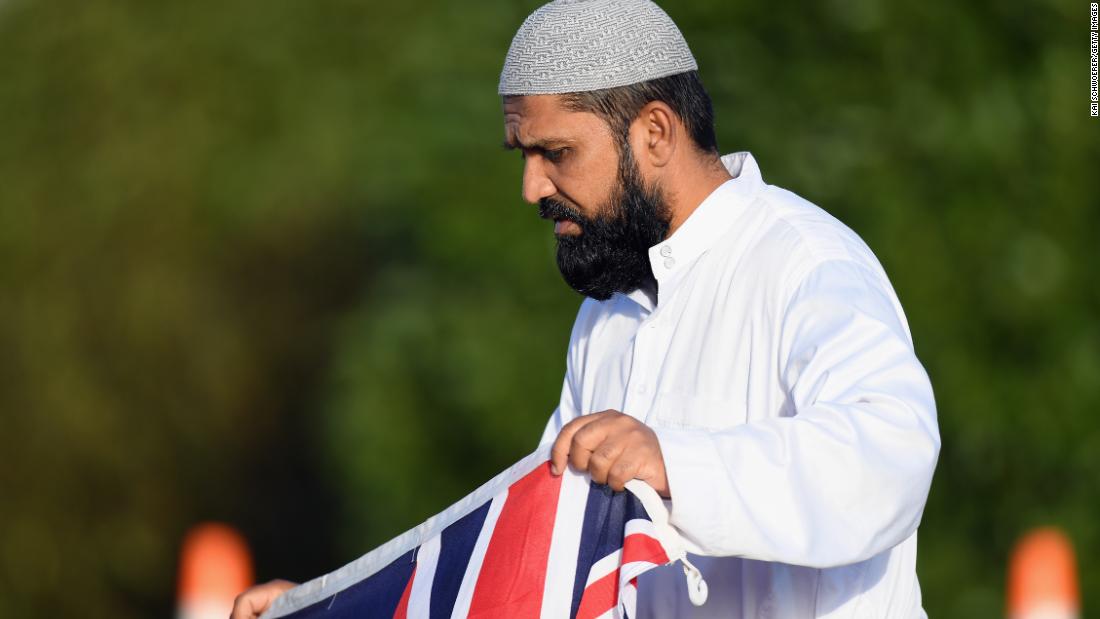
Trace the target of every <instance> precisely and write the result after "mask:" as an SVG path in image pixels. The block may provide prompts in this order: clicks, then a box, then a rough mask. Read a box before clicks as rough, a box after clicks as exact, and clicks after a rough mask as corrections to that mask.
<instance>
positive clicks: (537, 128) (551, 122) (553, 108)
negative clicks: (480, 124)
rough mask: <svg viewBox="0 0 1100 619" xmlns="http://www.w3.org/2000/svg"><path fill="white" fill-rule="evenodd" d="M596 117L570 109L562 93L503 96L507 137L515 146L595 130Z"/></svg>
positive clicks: (559, 138)
mask: <svg viewBox="0 0 1100 619" xmlns="http://www.w3.org/2000/svg"><path fill="white" fill-rule="evenodd" d="M594 120H595V121H597V122H598V118H597V117H596V116H595V115H594V114H589V113H585V112H577V111H574V110H569V109H567V108H566V107H565V106H564V105H562V101H561V96H560V95H527V96H512V97H505V99H504V138H505V141H506V142H507V143H509V144H511V145H513V146H521V145H535V144H536V143H541V142H548V141H566V140H572V139H575V138H577V137H580V136H581V135H583V134H584V133H585V132H590V131H592V129H593V121H594Z"/></svg>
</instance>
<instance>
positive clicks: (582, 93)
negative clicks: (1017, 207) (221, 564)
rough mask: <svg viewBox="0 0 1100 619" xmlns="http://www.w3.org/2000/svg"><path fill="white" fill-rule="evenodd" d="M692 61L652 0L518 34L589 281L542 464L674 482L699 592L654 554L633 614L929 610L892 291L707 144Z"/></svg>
mask: <svg viewBox="0 0 1100 619" xmlns="http://www.w3.org/2000/svg"><path fill="white" fill-rule="evenodd" d="M696 71H697V65H696V62H695V60H694V58H693V56H692V54H691V52H690V50H689V48H688V46H687V44H686V42H685V41H684V39H683V36H682V35H681V34H680V32H679V30H678V29H677V28H676V26H675V24H674V23H673V22H672V20H671V19H670V18H669V17H668V16H667V15H666V14H665V13H664V12H663V11H661V9H660V8H658V7H657V6H656V5H654V4H653V3H652V2H650V1H649V0H558V1H557V2H552V3H550V4H547V5H545V6H543V7H541V8H540V9H538V10H536V11H535V12H534V13H533V14H531V15H530V16H529V17H528V18H527V20H526V21H524V23H523V25H522V26H521V27H520V29H519V31H518V32H517V34H516V36H515V38H514V40H513V41H512V45H511V48H510V49H509V51H508V55H507V58H506V60H505V64H504V70H503V72H502V74H501V80H500V88H499V92H500V94H501V95H502V96H503V100H504V122H505V138H506V141H505V144H506V146H507V147H508V148H510V149H514V150H517V151H519V152H520V153H521V154H522V155H523V158H524V171H523V181H522V189H523V197H524V199H526V200H527V201H528V202H531V203H533V204H538V205H539V214H540V216H542V217H543V218H546V219H552V220H553V221H554V234H555V236H556V237H557V241H558V250H557V261H558V266H559V267H560V270H561V272H562V274H563V276H564V277H565V279H566V281H567V282H568V283H569V285H570V286H572V287H573V288H574V289H576V290H577V291H578V292H580V293H581V294H584V295H585V296H587V297H588V299H586V300H585V301H584V303H583V304H582V305H581V308H580V312H579V314H578V316H577V320H576V323H575V325H574V327H573V332H572V336H571V339H570V343H569V352H568V359H567V370H566V376H565V381H564V385H563V387H562V396H561V401H560V403H559V406H558V408H557V410H556V411H555V412H554V414H553V416H552V417H551V419H550V422H549V424H548V425H547V428H546V432H545V434H544V436H543V440H544V441H550V440H553V441H554V446H553V452H552V453H553V460H552V468H553V469H555V470H556V471H558V472H560V471H561V470H563V469H564V467H565V466H567V465H569V466H574V467H576V468H577V469H580V470H586V471H588V472H589V473H590V474H591V475H592V477H593V479H594V480H596V481H597V482H601V483H607V484H609V485H610V486H611V487H612V488H615V489H622V488H623V485H624V484H625V483H626V482H627V481H628V480H630V479H634V478H637V479H641V480H644V481H646V482H648V483H649V484H650V485H652V486H653V487H654V488H655V489H656V490H657V491H658V493H659V494H661V495H662V496H664V497H666V498H669V499H670V501H671V503H670V504H671V523H672V524H673V525H674V526H676V527H677V528H678V529H679V531H680V532H681V534H682V535H683V537H684V538H685V539H686V540H687V542H688V544H689V551H691V552H693V553H695V554H697V555H699V557H698V558H695V557H693V562H695V564H696V565H697V566H698V567H699V568H700V569H701V570H702V572H703V574H704V575H705V576H706V579H707V581H708V583H709V585H710V587H709V588H710V597H709V600H708V601H707V603H706V604H705V605H703V606H702V607H694V606H692V605H691V604H690V602H689V601H688V596H687V591H686V589H685V587H684V584H683V580H682V577H681V576H680V575H679V574H677V573H676V570H674V569H672V568H665V569H661V570H653V571H652V572H649V573H648V574H646V575H645V576H643V578H642V580H641V582H640V583H639V601H638V612H639V615H641V616H643V617H735V618H739V617H744V618H750V617H752V618H757V617H776V618H803V617H805V618H809V617H875V618H880V617H891V618H893V617H899V618H905V619H910V618H914V617H924V616H925V614H924V611H923V610H922V608H921V596H920V587H919V584H918V582H917V577H916V529H917V525H918V523H919V521H920V517H921V513H922V511H923V509H924V503H925V500H926V498H927V494H928V489H929V485H930V483H931V478H932V472H933V469H934V468H935V463H936V458H937V456H938V453H939V433H938V429H937V426H936V415H935V405H934V402H933V398H932V391H931V386H930V385H929V382H928V378H927V375H926V374H925V372H924V370H923V368H922V367H921V365H920V363H919V362H918V361H917V359H916V357H915V355H914V352H913V346H912V342H911V338H910V335H909V331H908V326H907V324H906V321H905V317H904V315H903V313H902V309H901V306H900V304H899V302H898V300H897V297H896V296H895V294H894V292H893V290H892V288H891V286H890V283H889V281H888V280H887V277H886V274H885V273H884V272H883V270H882V267H881V266H880V265H879V263H878V261H877V260H876V259H875V257H874V255H873V254H872V253H871V251H870V249H868V248H867V246H866V245H865V244H864V243H863V242H862V241H861V240H860V239H859V238H858V237H857V236H856V234H855V233H853V232H852V231H851V230H849V229H848V228H846V227H845V226H844V225H843V224H841V223H840V222H838V221H837V220H835V219H834V218H832V217H831V216H829V215H828V214H827V213H825V212H824V211H822V210H821V209H819V208H818V207H816V206H814V205H813V204H810V203H809V202H806V201H805V200H803V199H802V198H800V197H798V196H796V195H794V194H793V193H790V192H788V191H785V190H783V189H779V188H777V187H773V186H770V185H767V184H765V183H764V182H763V180H762V178H761V174H760V170H759V168H758V166H757V164H756V162H755V160H754V159H753V157H752V156H751V155H750V154H748V153H737V154H733V155H727V156H725V157H719V155H718V149H717V141H716V139H715V134H714V126H713V112H712V110H711V103H710V99H709V97H708V95H707V93H706V91H705V90H704V89H703V86H702V83H701V81H700V80H699V77H698V74H697V72H696ZM288 585H289V583H271V584H269V585H264V586H261V587H260V588H258V589H256V590H253V591H252V592H250V593H249V594H246V595H244V596H242V598H241V599H240V601H239V602H238V609H246V610H247V609H249V608H251V609H259V610H262V608H263V607H266V604H267V602H268V601H269V599H270V598H271V597H273V596H274V595H277V594H278V592H280V591H281V590H283V589H284V588H285V587H286V586H288ZM249 616H254V615H251V614H249V613H248V612H246V611H245V610H242V611H241V612H240V613H239V614H237V613H236V612H235V614H234V617H249Z"/></svg>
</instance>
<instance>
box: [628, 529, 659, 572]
mask: <svg viewBox="0 0 1100 619" xmlns="http://www.w3.org/2000/svg"><path fill="white" fill-rule="evenodd" d="M636 561H645V562H647V563H656V564H657V565H664V564H665V563H668V555H667V554H666V553H665V549H664V547H663V546H661V542H658V541H657V540H655V539H653V538H652V537H650V536H648V535H646V534H645V533H634V534H632V535H627V536H626V539H624V540H623V562H622V564H623V565H626V564H627V563H634V562H636Z"/></svg>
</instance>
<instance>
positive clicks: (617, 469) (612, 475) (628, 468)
mask: <svg viewBox="0 0 1100 619" xmlns="http://www.w3.org/2000/svg"><path fill="white" fill-rule="evenodd" d="M638 469H639V466H638V463H637V462H635V461H632V460H627V459H626V458H619V459H618V460H616V461H615V464H613V465H612V466H611V468H610V469H609V470H608V471H607V482H606V483H607V485H608V486H610V487H611V489H612V490H615V491H616V492H619V491H622V490H625V489H626V482H628V481H630V480H632V479H634V478H636V477H637V476H638Z"/></svg>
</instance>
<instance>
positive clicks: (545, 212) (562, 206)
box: [539, 198, 585, 223]
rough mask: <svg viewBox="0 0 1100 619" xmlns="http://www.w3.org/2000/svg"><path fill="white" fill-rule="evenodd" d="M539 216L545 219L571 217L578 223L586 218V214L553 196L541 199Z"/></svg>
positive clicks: (570, 218)
mask: <svg viewBox="0 0 1100 619" xmlns="http://www.w3.org/2000/svg"><path fill="white" fill-rule="evenodd" d="M539 217H541V218H543V219H569V220H571V221H575V222H577V223H580V222H583V221H584V220H585V219H584V215H582V214H581V212H580V211H579V210H577V209H575V208H573V207H571V206H569V205H568V204H566V203H565V202H562V201H561V200H555V199H553V198H542V199H541V200H539Z"/></svg>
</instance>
